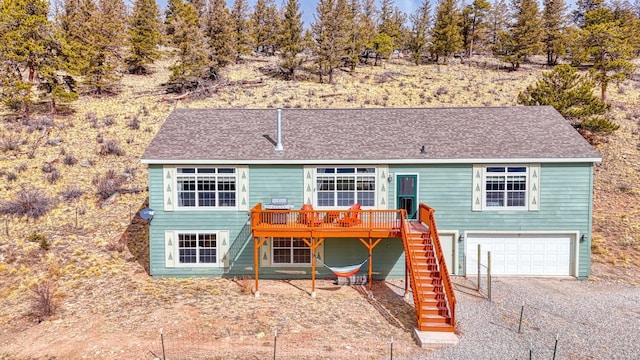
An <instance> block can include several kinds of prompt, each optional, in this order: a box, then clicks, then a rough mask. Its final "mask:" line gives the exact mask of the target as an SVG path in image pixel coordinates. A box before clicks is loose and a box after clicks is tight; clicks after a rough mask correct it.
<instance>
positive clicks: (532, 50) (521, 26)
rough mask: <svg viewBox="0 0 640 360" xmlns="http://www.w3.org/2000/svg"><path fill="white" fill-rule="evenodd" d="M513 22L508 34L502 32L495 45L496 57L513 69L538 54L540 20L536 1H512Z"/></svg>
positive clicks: (540, 41)
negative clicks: (509, 64)
mask: <svg viewBox="0 0 640 360" xmlns="http://www.w3.org/2000/svg"><path fill="white" fill-rule="evenodd" d="M511 5H512V8H513V13H514V21H513V23H512V24H511V26H510V28H509V31H508V32H502V33H501V34H500V36H499V44H498V45H497V49H498V51H499V52H498V55H499V56H500V58H501V59H502V60H503V61H506V62H508V63H511V65H512V66H513V67H514V68H519V67H520V64H521V63H522V62H524V61H526V60H527V59H528V57H529V56H531V55H535V54H538V53H540V51H541V49H542V36H541V32H540V29H541V27H542V19H541V17H540V12H539V10H538V3H537V2H536V0H513V1H512V3H511Z"/></svg>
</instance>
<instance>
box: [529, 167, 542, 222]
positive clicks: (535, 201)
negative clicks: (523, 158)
mask: <svg viewBox="0 0 640 360" xmlns="http://www.w3.org/2000/svg"><path fill="white" fill-rule="evenodd" d="M538 210H540V164H529V211H538Z"/></svg>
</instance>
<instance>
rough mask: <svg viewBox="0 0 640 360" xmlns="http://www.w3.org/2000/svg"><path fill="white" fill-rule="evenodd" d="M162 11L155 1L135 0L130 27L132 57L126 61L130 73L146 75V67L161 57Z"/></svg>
mask: <svg viewBox="0 0 640 360" xmlns="http://www.w3.org/2000/svg"><path fill="white" fill-rule="evenodd" d="M160 40H161V35H160V11H159V10H158V4H157V3H156V1H155V0H135V2H134V3H133V16H132V18H131V25H130V27H129V46H130V50H129V51H130V56H129V57H128V58H127V59H126V62H127V65H129V72H131V73H134V74H138V75H140V74H144V73H146V72H147V70H146V68H145V65H147V64H151V63H153V61H154V60H157V59H158V57H159V56H160V52H159V51H158V44H160Z"/></svg>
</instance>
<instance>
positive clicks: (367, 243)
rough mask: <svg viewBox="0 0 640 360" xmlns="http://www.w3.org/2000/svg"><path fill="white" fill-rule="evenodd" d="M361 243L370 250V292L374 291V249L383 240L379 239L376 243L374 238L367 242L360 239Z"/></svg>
mask: <svg viewBox="0 0 640 360" xmlns="http://www.w3.org/2000/svg"><path fill="white" fill-rule="evenodd" d="M359 240H360V242H361V243H362V244H363V245H364V246H366V247H367V249H369V290H373V283H372V281H373V248H374V247H376V245H378V244H379V243H380V241H382V238H379V239H377V240H376V241H375V242H374V241H373V238H369V241H368V242H367V241H365V240H364V239H363V238H359Z"/></svg>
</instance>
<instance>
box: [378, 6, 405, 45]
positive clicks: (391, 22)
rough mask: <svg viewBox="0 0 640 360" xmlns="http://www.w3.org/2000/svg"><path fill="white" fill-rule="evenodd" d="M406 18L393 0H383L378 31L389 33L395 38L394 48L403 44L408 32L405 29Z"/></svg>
mask: <svg viewBox="0 0 640 360" xmlns="http://www.w3.org/2000/svg"><path fill="white" fill-rule="evenodd" d="M405 20H406V19H405V15H404V14H403V13H402V11H400V9H398V8H397V7H395V6H393V0H382V1H381V5H380V19H379V21H380V22H379V24H378V33H379V34H380V33H384V34H387V35H389V37H390V38H391V39H392V40H393V48H399V47H401V46H402V43H403V35H404V34H405V32H406V31H405V29H404V22H405Z"/></svg>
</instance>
